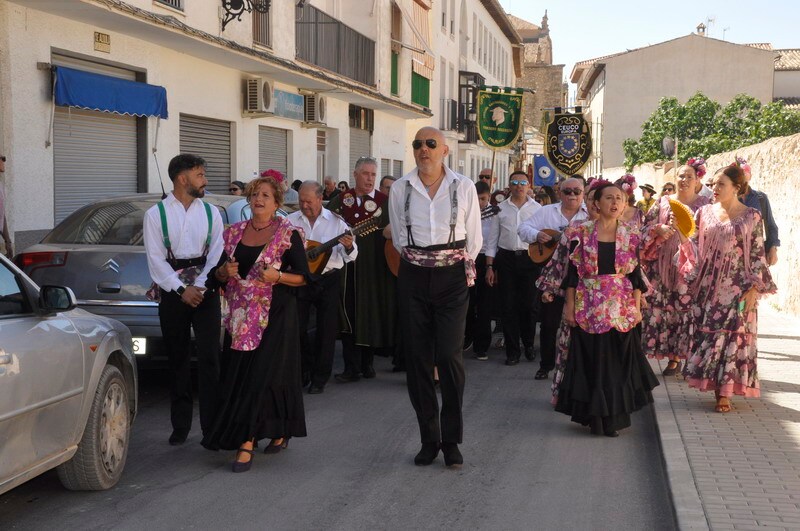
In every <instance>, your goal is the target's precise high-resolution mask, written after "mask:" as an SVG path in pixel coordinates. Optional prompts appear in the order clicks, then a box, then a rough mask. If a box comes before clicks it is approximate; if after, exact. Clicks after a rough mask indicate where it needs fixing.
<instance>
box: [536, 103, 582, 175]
mask: <svg viewBox="0 0 800 531" xmlns="http://www.w3.org/2000/svg"><path fill="white" fill-rule="evenodd" d="M544 148H545V154H546V155H547V159H548V160H549V161H550V163H551V164H552V165H553V167H554V168H555V169H557V170H558V171H560V172H561V173H563V174H565V175H575V174H576V173H578V172H579V171H581V169H582V168H583V167H584V166H585V165H586V163H587V162H589V158H590V157H591V155H592V136H591V133H590V132H589V124H587V123H586V120H584V119H583V114H582V113H581V112H580V111H578V112H575V113H570V112H563V111H562V109H560V108H556V110H555V116H554V117H553V121H551V122H550V123H549V124H547V130H546V131H545V141H544Z"/></svg>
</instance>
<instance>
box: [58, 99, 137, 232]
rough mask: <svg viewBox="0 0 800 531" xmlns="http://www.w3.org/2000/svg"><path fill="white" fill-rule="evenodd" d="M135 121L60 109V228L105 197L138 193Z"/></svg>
mask: <svg viewBox="0 0 800 531" xmlns="http://www.w3.org/2000/svg"><path fill="white" fill-rule="evenodd" d="M136 164H137V157H136V118H134V117H133V116H122V115H119V114H111V113H105V112H97V111H84V110H80V109H70V108H67V107H56V110H55V116H54V119H53V181H54V183H53V184H54V192H55V201H54V204H55V223H59V222H60V221H61V220H63V219H64V218H66V217H67V216H68V215H70V214H71V213H72V212H74V211H75V210H77V209H78V208H80V207H82V206H84V205H88V204H89V203H91V202H93V201H96V200H98V199H103V198H105V197H110V196H114V195H127V194H133V193H136V192H137V173H136V171H137V167H136Z"/></svg>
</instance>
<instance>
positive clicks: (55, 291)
mask: <svg viewBox="0 0 800 531" xmlns="http://www.w3.org/2000/svg"><path fill="white" fill-rule="evenodd" d="M77 306H78V301H77V300H76V299H75V294H74V293H72V290H71V289H69V288H65V287H63V286H42V287H41V289H40V290H39V309H40V310H41V311H43V312H45V313H55V312H66V311H68V310H72V309H73V308H75V307H77Z"/></svg>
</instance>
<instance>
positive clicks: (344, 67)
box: [295, 5, 375, 85]
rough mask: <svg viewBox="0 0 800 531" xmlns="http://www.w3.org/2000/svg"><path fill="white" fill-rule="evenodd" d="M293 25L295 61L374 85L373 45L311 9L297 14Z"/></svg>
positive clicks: (360, 35) (340, 24)
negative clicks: (301, 61) (306, 62)
mask: <svg viewBox="0 0 800 531" xmlns="http://www.w3.org/2000/svg"><path fill="white" fill-rule="evenodd" d="M298 12H299V13H300V15H299V16H298V18H297V20H296V21H295V44H296V47H297V51H296V54H297V58H298V59H302V60H304V61H308V62H309V63H312V64H315V65H317V66H319V67H322V68H325V69H327V70H331V71H333V72H336V73H337V74H341V75H343V76H346V77H349V78H350V79H353V80H355V81H359V82H361V83H364V84H365V85H375V41H373V40H371V39H368V38H367V37H365V36H364V35H362V34H360V33H358V32H357V31H355V30H354V29H352V28H350V27H348V26H345V25H344V24H342V23H341V22H340V21H338V20H336V19H335V18H333V17H331V16H329V15H327V14H325V13H323V12H322V11H320V10H319V9H316V8H315V7H313V6H310V5H305V6H304V7H303V8H302V9H300V10H298Z"/></svg>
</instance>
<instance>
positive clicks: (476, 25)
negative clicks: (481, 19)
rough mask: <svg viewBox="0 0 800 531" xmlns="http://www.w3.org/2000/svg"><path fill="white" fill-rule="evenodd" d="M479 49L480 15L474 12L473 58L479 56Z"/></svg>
mask: <svg viewBox="0 0 800 531" xmlns="http://www.w3.org/2000/svg"><path fill="white" fill-rule="evenodd" d="M477 50H478V15H477V14H475V13H473V14H472V58H473V59H475V57H477Z"/></svg>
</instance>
